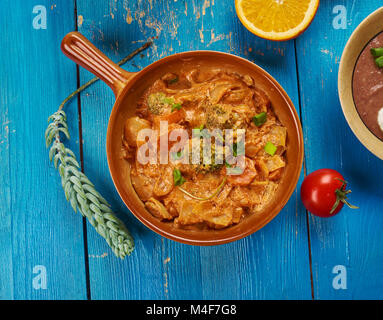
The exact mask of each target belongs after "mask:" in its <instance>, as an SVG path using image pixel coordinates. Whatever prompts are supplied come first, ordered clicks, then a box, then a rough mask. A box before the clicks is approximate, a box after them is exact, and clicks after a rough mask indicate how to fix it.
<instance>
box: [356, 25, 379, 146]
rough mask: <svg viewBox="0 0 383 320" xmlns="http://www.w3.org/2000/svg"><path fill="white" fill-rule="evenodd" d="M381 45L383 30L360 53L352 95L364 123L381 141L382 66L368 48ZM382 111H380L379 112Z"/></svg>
mask: <svg viewBox="0 0 383 320" xmlns="http://www.w3.org/2000/svg"><path fill="white" fill-rule="evenodd" d="M379 47H383V32H382V33H380V34H378V35H377V36H376V37H375V38H374V39H372V40H371V41H370V42H369V43H368V45H367V46H366V48H364V50H363V52H362V53H361V55H360V57H359V59H358V61H357V63H356V66H355V71H354V77H353V83H352V86H353V95H354V101H355V106H356V109H357V110H358V113H359V115H360V117H361V118H362V120H363V122H364V124H365V125H366V126H367V127H368V128H369V129H370V131H371V132H372V133H373V134H374V135H375V136H376V137H378V138H379V139H380V140H382V141H383V128H381V126H380V125H379V122H378V113H379V111H380V110H381V109H382V108H383V68H379V67H378V66H377V65H376V64H375V59H374V57H373V56H372V54H371V52H370V49H371V48H379ZM381 113H382V112H381Z"/></svg>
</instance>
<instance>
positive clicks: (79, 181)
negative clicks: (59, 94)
mask: <svg viewBox="0 0 383 320" xmlns="http://www.w3.org/2000/svg"><path fill="white" fill-rule="evenodd" d="M150 44H151V43H150V42H148V43H145V44H144V45H143V46H142V47H140V48H138V49H137V50H135V51H134V52H132V53H131V54H129V55H128V56H127V57H126V58H124V59H123V60H121V61H120V62H119V63H118V65H122V64H124V63H126V62H127V61H129V60H130V59H132V58H133V57H134V56H135V55H137V54H138V53H140V52H141V51H143V50H144V49H146V48H147V47H149V46H150ZM97 80H99V79H98V78H93V79H92V80H90V81H89V82H87V83H86V84H84V85H83V86H81V87H80V88H78V89H77V90H76V91H75V92H73V93H72V94H71V95H70V96H68V97H67V98H66V99H65V100H64V101H63V102H62V104H61V105H60V107H59V109H58V111H56V112H55V113H54V114H52V115H51V116H50V117H49V118H48V123H49V124H48V127H47V129H46V131H45V142H46V146H47V148H48V147H49V146H51V147H50V150H49V160H50V161H51V162H52V161H53V164H54V166H55V168H56V169H58V172H59V174H60V177H61V185H62V187H63V189H64V193H65V197H66V199H67V201H69V202H70V204H71V206H72V208H73V210H74V211H75V212H77V210H78V211H79V212H80V213H81V214H82V215H83V216H84V217H86V218H87V220H88V221H89V223H90V224H91V225H92V226H93V227H94V228H95V230H96V231H97V233H98V234H99V235H101V236H102V237H103V238H104V239H105V240H106V242H107V243H108V245H109V246H110V247H111V249H112V250H113V252H114V254H115V255H116V256H117V257H120V258H121V259H124V258H125V256H126V255H130V254H131V253H132V251H133V250H134V240H133V237H132V236H131V234H130V233H129V231H128V230H127V228H126V227H125V225H124V224H123V222H122V221H121V220H120V219H118V218H117V216H116V214H115V213H114V212H113V211H112V210H111V208H110V205H109V203H108V202H107V201H106V200H105V199H104V198H103V197H102V196H101V194H100V193H99V192H97V190H96V189H95V187H94V185H93V183H92V182H90V180H89V179H88V178H87V177H86V175H85V174H84V173H83V172H82V171H81V167H80V165H79V163H78V161H77V159H76V156H75V155H74V153H73V151H72V150H70V149H68V148H66V147H65V145H64V143H63V142H62V138H63V137H65V138H67V139H70V135H69V131H68V124H67V117H66V114H65V112H64V110H63V108H64V105H65V104H66V103H67V102H68V101H69V100H71V99H72V98H73V97H74V96H76V95H77V94H78V93H80V92H81V91H83V90H84V89H86V88H87V87H89V86H90V85H91V84H93V83H94V82H96V81H97Z"/></svg>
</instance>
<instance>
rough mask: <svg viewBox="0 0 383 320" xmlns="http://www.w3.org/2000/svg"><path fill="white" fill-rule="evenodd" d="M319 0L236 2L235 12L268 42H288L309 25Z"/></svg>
mask: <svg viewBox="0 0 383 320" xmlns="http://www.w3.org/2000/svg"><path fill="white" fill-rule="evenodd" d="M318 5H319V0H236V1H235V9H236V11H237V15H238V17H239V19H240V20H241V22H242V23H243V25H244V26H245V27H246V28H247V29H248V30H249V31H251V32H252V33H254V34H255V35H257V36H259V37H261V38H264V39H269V40H276V41H282V40H289V39H293V38H296V37H297V36H299V35H300V34H301V33H302V32H303V31H305V30H306V28H307V27H308V26H309V25H310V23H311V21H312V20H313V19H314V16H315V14H316V11H317V9H318Z"/></svg>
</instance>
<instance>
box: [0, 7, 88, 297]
mask: <svg viewBox="0 0 383 320" xmlns="http://www.w3.org/2000/svg"><path fill="white" fill-rule="evenodd" d="M35 5H43V6H44V7H45V8H46V9H47V29H46V30H44V29H41V30H35V29H34V28H33V27H32V19H33V18H34V17H35V16H36V15H35V14H33V13H32V10H33V7H34V6H35ZM0 12H1V15H2V17H1V19H0V30H1V42H0V52H1V57H2V58H1V59H0V70H1V88H0V108H1V129H0V161H1V169H0V183H1V192H0V221H1V223H0V257H1V259H0V299H85V298H86V284H85V264H84V249H83V248H84V243H83V230H82V228H83V227H82V218H81V216H80V215H79V214H75V213H74V212H73V211H72V209H71V207H70V205H69V204H67V202H66V201H65V197H64V194H63V191H62V189H61V187H60V180H59V177H58V174H57V172H56V171H55V169H54V168H53V165H51V164H49V159H48V151H47V149H46V148H45V141H44V131H45V128H46V126H47V118H48V116H49V115H50V114H51V113H53V112H54V111H55V110H57V108H58V105H59V104H60V103H61V101H62V100H63V99H64V98H65V96H66V95H67V94H69V93H70V92H72V91H73V90H74V89H75V88H76V69H75V67H74V66H73V64H71V63H70V62H69V61H68V60H67V59H65V58H64V56H63V55H62V54H61V53H60V49H59V47H60V41H61V38H62V37H63V36H64V35H65V34H66V33H67V32H69V31H71V30H72V28H73V26H74V16H73V12H74V7H73V3H72V2H69V1H68V2H66V1H65V2H63V1H61V2H59V3H57V4H54V5H52V2H51V1H48V0H40V1H38V2H37V1H23V3H22V5H15V2H14V1H1V4H0ZM77 114H78V113H77V104H76V103H73V104H71V105H70V109H69V110H68V119H69V123H70V127H69V130H70V132H71V133H72V141H71V142H70V143H69V146H70V147H71V148H72V149H73V150H74V151H75V152H77V151H78V149H79V148H78V147H79V144H78V142H79V141H78V116H77ZM36 266H40V267H36ZM41 266H42V267H41ZM43 268H45V270H46V273H47V278H46V289H44V287H43V288H42V289H35V288H38V283H37V282H38V281H37V282H36V280H38V279H36V276H39V275H41V270H43V271H44V269H43ZM34 281H35V285H33V284H34ZM40 284H41V283H40Z"/></svg>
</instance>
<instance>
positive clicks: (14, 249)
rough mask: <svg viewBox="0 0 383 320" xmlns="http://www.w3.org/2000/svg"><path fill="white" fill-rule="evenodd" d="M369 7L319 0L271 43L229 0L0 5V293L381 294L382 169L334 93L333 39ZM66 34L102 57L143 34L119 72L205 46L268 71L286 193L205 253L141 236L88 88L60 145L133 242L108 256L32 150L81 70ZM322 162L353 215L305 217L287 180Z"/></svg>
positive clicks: (99, 90)
mask: <svg viewBox="0 0 383 320" xmlns="http://www.w3.org/2000/svg"><path fill="white" fill-rule="evenodd" d="M382 5H383V2H382V0H370V1H361V0H338V1H330V0H322V1H321V3H320V6H319V10H318V13H317V15H316V17H315V19H314V21H313V23H312V24H311V26H310V27H309V29H308V30H307V31H306V32H305V33H304V34H303V35H302V36H300V37H299V38H298V39H296V40H291V41H288V42H280V43H278V42H271V41H266V40H262V39H260V38H258V37H256V36H254V35H253V34H251V33H250V32H249V31H247V29H245V28H244V27H243V26H242V24H241V23H240V22H239V19H238V18H237V16H236V13H235V8H234V0H205V1H203V0H109V1H105V0H92V1H91V0H73V1H68V0H56V1H49V0H13V1H10V0H2V1H1V2H0V14H1V18H0V30H1V31H0V32H1V38H0V52H1V59H0V77H1V86H0V108H1V113H0V117H1V120H0V122H1V126H0V163H1V166H0V184H1V189H0V299H382V298H383V248H382V247H381V244H382V243H383V232H382V228H383V188H382V185H383V182H382V181H383V162H382V161H380V160H379V159H377V158H376V157H375V156H373V155H372V154H370V153H369V152H368V151H367V150H366V149H365V148H364V147H363V146H362V145H361V144H360V143H359V141H358V140H357V139H356V138H355V136H354V135H353V133H352V132H351V130H350V129H349V127H348V126H347V123H346V121H345V119H344V117H343V114H342V111H341V108H340V104H339V100H338V92H337V73H338V67H339V62H340V58H341V54H342V51H343V48H344V46H345V44H346V41H347V39H348V37H349V36H350V35H351V33H352V31H353V30H354V29H355V28H356V26H357V25H358V24H359V23H360V22H361V21H362V20H363V19H364V18H365V17H366V16H367V15H368V14H369V13H371V12H372V11H374V10H375V9H377V8H379V7H380V6H382ZM45 17H46V20H45ZM73 30H79V31H80V32H81V33H82V34H84V35H85V36H86V37H88V38H89V39H90V40H91V41H92V42H93V43H94V44H95V45H96V46H97V47H98V48H100V49H101V50H102V51H103V52H105V53H106V54H107V55H108V56H109V57H110V58H111V59H112V60H114V61H118V60H120V59H121V58H123V57H124V56H126V55H127V54H128V53H129V52H131V51H133V50H134V49H136V48H138V47H139V46H140V45H141V44H142V43H144V42H146V41H147V40H148V39H151V38H152V39H154V40H153V41H154V42H153V45H152V46H151V47H150V48H149V49H148V50H147V51H145V52H144V53H143V54H142V55H139V56H137V57H135V58H134V59H133V60H132V61H130V62H129V63H128V64H127V65H125V66H124V67H125V68H126V69H127V70H129V71H137V70H139V69H141V68H143V67H144V66H146V65H148V64H150V63H152V62H154V61H156V60H158V59H159V58H162V57H164V56H167V55H170V54H173V53H176V52H181V51H187V50H197V49H203V50H205V49H208V50H218V51H224V52H229V53H233V54H236V55H239V56H242V57H244V58H246V59H249V60H250V61H253V62H254V63H256V64H258V65H260V66H261V67H263V68H264V69H266V70H267V71H268V72H270V73H271V74H272V75H273V76H274V77H275V78H276V79H277V80H278V81H279V82H280V83H281V85H282V86H283V87H284V88H285V90H286V91H287V93H288V94H289V96H290V97H291V99H292V101H293V102H294V104H295V107H296V109H297V111H298V112H299V114H300V117H301V120H302V125H303V131H304V142H305V164H304V169H303V170H302V175H301V180H300V182H299V183H298V189H297V191H296V192H295V193H294V194H293V196H292V197H291V199H290V201H289V202H288V204H287V205H286V207H285V208H284V209H283V210H282V211H281V213H280V214H279V215H278V216H277V217H276V218H275V219H274V220H273V221H272V222H271V223H269V224H268V225H267V226H266V227H264V228H263V229H262V230H260V231H258V232H257V233H255V234H253V235H251V236H249V237H247V238H245V239H242V240H240V241H236V242H234V243H230V244H227V245H222V246H216V247H193V246H188V245H183V244H179V243H176V242H173V241H171V240H168V239H165V238H162V237H161V236H159V235H157V234H155V233H153V232H152V231H150V230H148V229H147V228H146V227H145V226H143V225H142V224H141V223H140V222H139V221H138V220H136V219H135V218H134V217H133V216H132V214H131V213H130V212H129V211H128V210H127V209H126V207H125V206H124V205H123V203H122V202H121V200H120V198H119V196H118V194H117V193H116V191H115V189H114V186H113V183H112V180H111V178H110V175H109V172H108V167H107V159H106V153H105V139H106V128H107V123H108V118H109V114H110V111H111V108H112V106H113V103H114V96H113V93H112V91H111V90H110V89H109V88H108V87H107V86H106V85H105V84H103V83H102V82H98V83H96V84H95V85H94V86H92V87H90V88H89V89H88V90H86V91H85V92H83V93H82V94H81V95H80V96H79V98H78V99H74V100H73V101H72V102H71V103H70V104H68V105H67V106H66V108H65V110H66V112H67V115H68V119H69V120H68V122H69V131H70V132H71V136H72V137H71V140H70V141H68V142H67V144H68V146H69V147H70V148H71V149H72V150H74V151H75V153H76V155H77V158H78V159H80V160H81V164H82V166H83V169H84V172H85V174H86V175H88V176H89V177H90V178H91V179H92V180H93V182H94V183H95V185H96V187H97V189H98V190H99V191H100V192H101V193H102V194H103V195H104V197H105V198H106V199H107V200H108V201H109V202H110V203H111V204H112V207H113V209H114V211H116V212H120V216H121V218H122V219H123V220H124V222H125V223H126V225H127V226H128V228H129V230H130V231H131V233H132V234H133V236H134V238H135V242H136V249H135V251H134V253H133V254H132V255H131V256H130V257H127V258H126V259H125V260H120V259H118V258H116V257H115V256H114V255H113V253H112V251H111V250H110V248H109V247H108V246H107V244H106V243H105V241H104V240H103V239H102V238H101V237H100V236H99V235H98V234H97V233H96V232H95V231H94V229H93V228H92V227H91V226H90V225H89V223H87V222H86V221H85V220H84V219H83V218H82V216H81V215H80V214H78V213H74V212H73V210H72V209H71V206H70V204H69V203H67V202H66V200H65V197H64V193H63V190H62V188H61V185H60V178H59V176H58V173H57V171H56V170H55V169H54V168H53V165H52V164H51V163H49V159H48V151H47V149H46V147H45V144H44V131H45V128H46V126H47V118H48V116H49V115H50V114H52V113H53V112H55V111H56V110H57V108H58V105H59V104H60V103H61V102H62V100H63V99H64V98H65V97H66V96H67V95H68V94H69V93H71V92H72V91H74V90H75V89H76V88H77V87H79V86H80V85H81V84H83V83H85V82H86V81H88V80H89V79H91V78H92V77H93V76H92V75H91V74H90V73H89V72H87V71H85V70H84V69H82V68H77V67H76V65H75V64H74V63H73V62H71V61H70V60H68V59H67V58H66V57H65V56H64V55H63V54H62V53H61V51H60V42H61V40H62V38H63V37H64V35H65V34H66V33H68V32H70V31H73ZM323 167H329V168H333V169H336V170H339V171H340V172H341V173H342V174H343V175H344V176H345V177H346V178H347V180H348V181H349V185H350V187H351V189H352V190H353V193H352V195H351V198H352V202H353V203H355V204H357V205H359V206H360V209H359V210H357V211H352V210H350V209H348V208H345V209H344V210H343V211H342V212H341V214H339V215H337V216H335V217H333V218H331V219H320V218H316V217H314V216H312V215H311V214H309V213H307V212H306V210H305V209H304V207H303V205H302V203H301V201H300V197H299V187H300V184H301V182H302V178H303V177H304V175H305V174H307V173H310V172H312V171H313V170H316V169H320V168H323Z"/></svg>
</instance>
